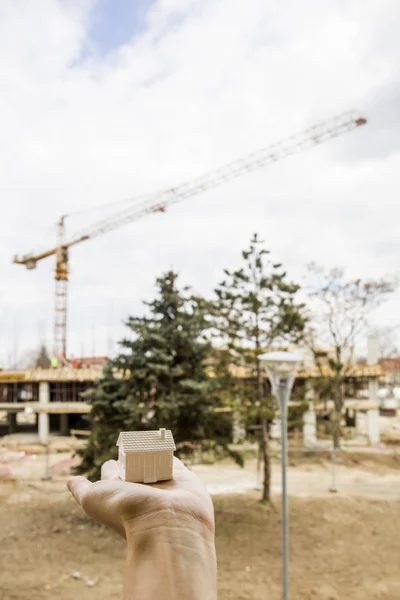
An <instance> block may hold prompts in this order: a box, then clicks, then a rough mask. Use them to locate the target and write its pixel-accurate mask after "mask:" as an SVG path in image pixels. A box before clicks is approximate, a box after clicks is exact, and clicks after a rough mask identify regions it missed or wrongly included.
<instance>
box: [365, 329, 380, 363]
mask: <svg viewBox="0 0 400 600" xmlns="http://www.w3.org/2000/svg"><path fill="white" fill-rule="evenodd" d="M378 359H379V339H378V337H377V336H375V335H371V336H369V338H368V354H367V364H368V365H377V364H378Z"/></svg>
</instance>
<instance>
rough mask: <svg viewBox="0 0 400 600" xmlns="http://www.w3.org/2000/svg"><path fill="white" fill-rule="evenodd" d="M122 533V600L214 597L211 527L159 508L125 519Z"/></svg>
mask: <svg viewBox="0 0 400 600" xmlns="http://www.w3.org/2000/svg"><path fill="white" fill-rule="evenodd" d="M125 531H126V541H127V562H126V573H125V586H124V599H125V600H133V599H134V598H141V600H153V598H157V597H161V596H162V597H163V598H164V600H172V599H174V600H175V599H176V598H180V600H202V599H204V598H205V597H206V598H207V600H214V599H215V598H216V555H215V545H214V528H213V524H212V526H211V527H210V524H209V523H207V522H204V521H202V520H199V519H198V518H196V517H194V516H193V515H191V514H188V513H186V512H183V511H179V510H173V509H171V508H163V509H159V510H157V511H154V512H151V513H147V514H145V515H142V516H140V517H137V518H135V519H131V520H128V521H127V522H126V523H125Z"/></svg>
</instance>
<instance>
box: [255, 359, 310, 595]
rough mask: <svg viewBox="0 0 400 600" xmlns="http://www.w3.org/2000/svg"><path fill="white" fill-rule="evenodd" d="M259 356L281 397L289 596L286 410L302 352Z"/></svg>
mask: <svg viewBox="0 0 400 600" xmlns="http://www.w3.org/2000/svg"><path fill="white" fill-rule="evenodd" d="M259 360H260V361H261V363H262V365H263V366H264V368H265V370H266V371H267V375H268V379H269V381H270V383H271V388H272V393H273V394H274V396H276V399H277V401H278V407H279V412H280V416H281V457H282V458H281V467H282V599H283V600H288V597H289V596H288V594H289V531H288V502H287V486H286V473H287V411H288V403H289V398H290V392H291V391H292V387H293V383H294V380H295V377H296V370H297V367H298V365H299V363H300V362H301V358H300V356H298V355H297V354H293V353H292V352H268V353H267V354H262V355H261V356H259Z"/></svg>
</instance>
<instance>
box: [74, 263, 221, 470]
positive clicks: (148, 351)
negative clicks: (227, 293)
mask: <svg viewBox="0 0 400 600" xmlns="http://www.w3.org/2000/svg"><path fill="white" fill-rule="evenodd" d="M156 283H157V290H158V293H157V296H156V298H155V299H154V300H153V301H152V302H146V303H145V305H146V306H147V316H142V317H130V318H129V320H128V322H127V327H128V330H129V335H127V336H126V337H125V339H124V340H122V342H120V344H121V347H122V351H121V353H120V354H119V355H118V356H117V357H116V358H115V359H114V360H112V361H111V362H110V363H109V365H108V366H107V367H106V369H105V371H104V373H103V378H102V379H99V381H98V382H97V383H96V384H95V387H94V389H93V390H91V391H90V392H89V393H88V394H87V398H88V399H89V400H90V402H91V403H92V413H91V418H92V419H93V430H92V434H91V436H90V438H89V443H88V445H87V447H86V448H84V449H83V450H82V451H80V453H79V454H80V456H81V457H82V464H81V466H80V467H79V468H78V471H79V472H87V473H88V474H89V476H90V478H92V479H93V478H96V477H97V476H98V475H99V467H100V465H101V464H102V462H104V460H107V459H108V458H115V456H116V450H115V443H116V440H117V436H118V433H119V431H126V430H128V431H130V430H151V429H158V428H159V427H166V428H168V429H171V430H172V431H173V434H174V438H175V441H176V443H177V444H178V445H179V444H181V443H182V442H187V441H190V442H195V441H202V440H205V439H207V438H208V439H209V438H210V437H212V435H213V418H212V412H211V408H212V406H213V404H214V402H215V399H214V396H213V382H212V379H210V378H209V377H208V375H207V372H206V359H207V357H208V355H209V353H210V350H211V345H210V342H209V341H208V338H207V331H208V329H209V326H210V325H209V320H208V305H207V303H206V302H205V301H204V299H202V298H200V297H196V296H194V295H193V294H192V293H191V291H190V289H189V288H187V287H185V288H183V289H182V290H179V289H178V287H177V275H176V273H173V272H169V273H167V274H166V275H165V276H163V277H161V278H159V279H157V281H156ZM219 441H220V442H222V440H219Z"/></svg>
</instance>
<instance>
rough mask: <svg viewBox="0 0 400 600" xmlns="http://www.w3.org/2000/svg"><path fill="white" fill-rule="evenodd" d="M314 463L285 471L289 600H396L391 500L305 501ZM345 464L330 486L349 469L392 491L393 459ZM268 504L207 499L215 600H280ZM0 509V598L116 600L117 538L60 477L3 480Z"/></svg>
mask: <svg viewBox="0 0 400 600" xmlns="http://www.w3.org/2000/svg"><path fill="white" fill-rule="evenodd" d="M321 460H322V461H323V462H322V463H321V464H320V462H319V461H320V459H318V460H314V459H313V458H310V459H309V460H308V461H307V459H306V457H302V458H301V459H300V458H299V459H293V461H292V467H291V469H292V471H291V472H292V473H296V472H297V475H298V479H299V481H301V480H304V481H307V482H308V483H307V494H297V495H292V496H291V498H290V545H291V557H290V574H291V595H290V598H291V600H339V599H340V600H346V599H349V600H350V599H351V600H398V599H399V598H400V570H399V561H400V535H399V530H400V501H399V498H400V495H398V496H397V499H385V500H382V499H381V500H376V499H374V498H370V497H368V495H367V494H366V493H363V494H362V495H357V494H356V493H354V494H353V493H343V492H342V493H338V494H331V495H329V493H327V494H325V495H320V494H317V495H316V496H313V495H312V494H311V492H312V489H311V488H310V485H311V484H313V483H312V482H313V481H314V479H307V477H308V475H307V474H311V475H312V476H313V477H314V478H315V477H316V478H317V479H321V478H322V477H326V474H327V473H328V472H329V471H328V466H327V464H326V462H324V461H325V459H322V458H321ZM346 461H347V462H346V464H344V463H343V464H342V465H341V467H340V477H339V482H340V481H342V479H343V477H344V475H345V474H346V473H352V472H353V471H354V469H356V471H357V473H359V474H361V475H362V476H364V477H365V478H366V480H368V478H371V477H374V478H375V479H374V481H375V484H374V485H375V487H376V486H380V487H382V488H385V487H389V488H390V489H392V488H393V486H397V490H399V479H400V476H399V463H398V456H391V455H390V456H389V455H388V456H383V455H379V456H377V457H374V456H373V455H365V456H363V455H360V456H358V455H357V456H353V457H352V458H350V457H347V458H346ZM207 468H208V470H205V469H203V471H202V468H201V467H199V469H198V472H199V475H200V476H202V473H203V475H204V474H205V475H206V477H208V478H211V473H214V472H216V473H217V475H216V476H214V478H219V477H220V475H219V473H220V472H225V471H229V469H230V470H231V471H232V472H234V473H235V471H234V468H233V467H228V466H227V465H226V466H224V465H220V466H219V467H218V468H213V467H210V466H208V467H207ZM213 469H214V470H213ZM275 470H276V468H275ZM361 475H360V476H361ZM341 478H342V479H341ZM310 482H311V483H310ZM379 482H381V483H379ZM352 490H353V491H354V486H353V488H352ZM355 491H357V490H355ZM278 498H279V497H278V496H275V498H274V502H273V504H272V505H271V506H264V505H261V504H260V503H259V492H255V491H254V490H250V489H249V490H243V489H242V490H241V493H237V494H229V495H227V494H218V495H216V496H214V505H215V512H216V523H217V531H216V544H217V554H218V562H219V600H253V599H254V600H255V599H258V598H260V599H261V598H268V599H269V600H277V599H278V598H280V512H279V502H278ZM0 506H1V509H2V510H1V511H0V598H1V600H28V598H29V599H32V598H34V599H35V600H36V599H37V600H50V599H52V600H53V599H54V598H55V597H57V598H58V599H59V600H75V599H76V598H79V599H82V600H90V599H92V598H93V599H95V598H96V600H106V599H107V600H113V599H116V600H117V599H120V598H121V575H122V569H123V561H124V544H123V541H122V540H120V539H119V538H118V537H117V536H116V535H115V534H113V533H111V532H109V531H107V530H106V529H105V528H104V527H102V526H100V525H98V524H96V523H93V522H91V521H90V520H89V519H88V518H87V517H86V516H85V515H84V514H83V512H82V511H81V510H80V508H79V507H78V506H76V505H75V504H74V501H73V500H72V498H71V497H70V496H69V493H68V492H67V491H66V488H65V478H64V477H61V476H59V477H55V478H54V479H53V480H52V481H47V482H46V481H40V479H38V478H36V477H35V478H30V479H29V480H24V479H9V478H8V479H7V478H4V479H2V480H0ZM204 600H207V599H204Z"/></svg>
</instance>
